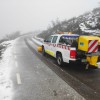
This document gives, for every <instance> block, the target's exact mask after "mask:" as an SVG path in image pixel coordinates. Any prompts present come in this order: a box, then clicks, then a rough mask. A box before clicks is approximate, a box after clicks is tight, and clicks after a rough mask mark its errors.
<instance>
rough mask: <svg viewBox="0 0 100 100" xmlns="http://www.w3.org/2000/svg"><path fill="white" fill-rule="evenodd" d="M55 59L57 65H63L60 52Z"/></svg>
mask: <svg viewBox="0 0 100 100" xmlns="http://www.w3.org/2000/svg"><path fill="white" fill-rule="evenodd" d="M56 59H57V64H58V65H59V66H62V65H63V59H62V55H61V54H57V57H56Z"/></svg>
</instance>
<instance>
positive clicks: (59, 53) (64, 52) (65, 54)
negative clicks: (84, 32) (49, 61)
mask: <svg viewBox="0 0 100 100" xmlns="http://www.w3.org/2000/svg"><path fill="white" fill-rule="evenodd" d="M78 37H79V35H76V34H55V35H51V36H49V37H48V38H47V39H45V40H44V43H43V45H42V53H43V55H45V54H46V53H47V54H49V55H51V56H53V57H55V58H56V59H57V63H58V65H62V64H63V62H66V63H69V62H71V61H74V62H75V61H76V47H72V42H73V41H74V43H75V41H76V38H78ZM76 45H77V43H76Z"/></svg>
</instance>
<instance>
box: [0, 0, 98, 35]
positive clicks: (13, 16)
mask: <svg viewBox="0 0 100 100" xmlns="http://www.w3.org/2000/svg"><path fill="white" fill-rule="evenodd" d="M99 1H100V0H0V37H1V36H3V35H5V34H9V33H12V32H15V31H20V32H21V33H26V32H30V31H35V30H44V29H46V28H47V27H48V25H49V24H51V21H52V20H53V21H55V20H56V19H57V18H58V19H59V20H61V21H62V20H64V19H69V18H71V17H75V16H79V15H81V14H83V13H85V12H87V11H90V10H92V9H93V8H95V7H98V6H99Z"/></svg>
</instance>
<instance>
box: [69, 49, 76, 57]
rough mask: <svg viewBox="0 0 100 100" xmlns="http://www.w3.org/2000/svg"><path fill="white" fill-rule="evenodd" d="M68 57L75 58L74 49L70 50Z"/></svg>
mask: <svg viewBox="0 0 100 100" xmlns="http://www.w3.org/2000/svg"><path fill="white" fill-rule="evenodd" d="M70 58H76V50H70Z"/></svg>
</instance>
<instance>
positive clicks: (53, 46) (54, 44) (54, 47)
mask: <svg viewBox="0 0 100 100" xmlns="http://www.w3.org/2000/svg"><path fill="white" fill-rule="evenodd" d="M57 38H58V36H53V39H52V46H51V52H52V56H54V57H56V45H57V43H56V42H57Z"/></svg>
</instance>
